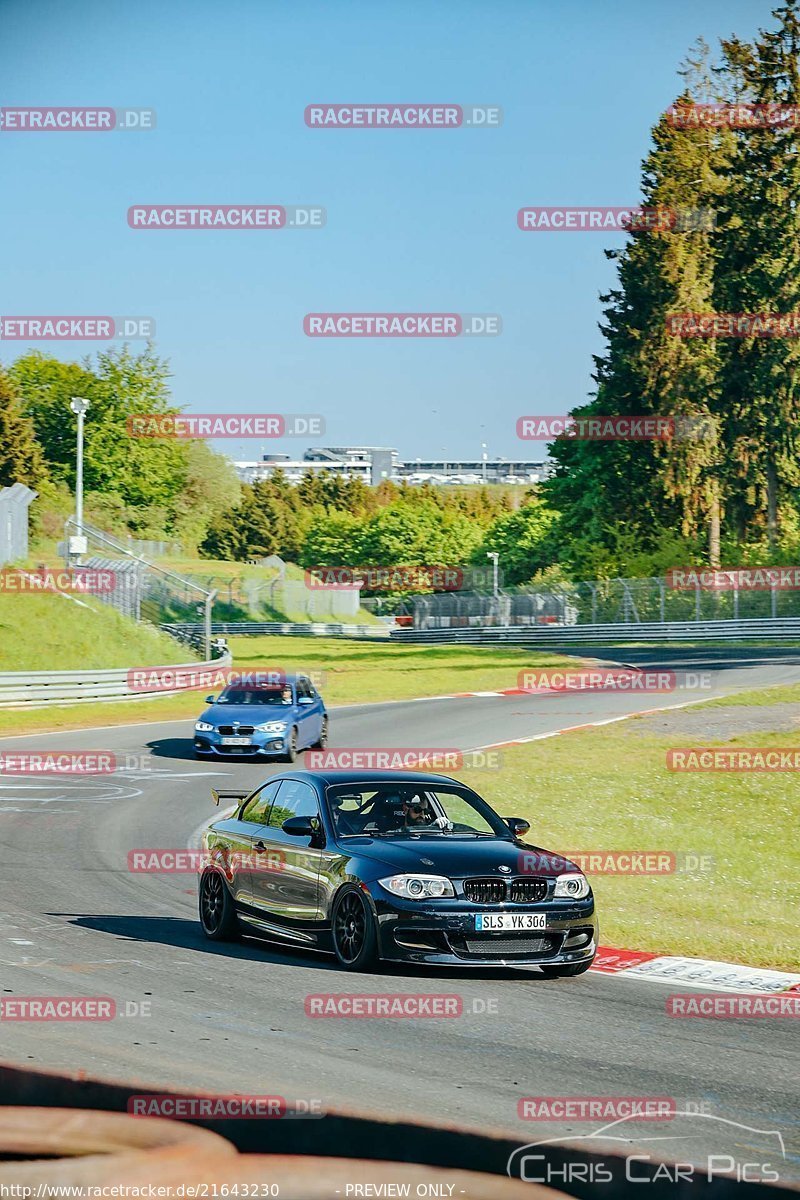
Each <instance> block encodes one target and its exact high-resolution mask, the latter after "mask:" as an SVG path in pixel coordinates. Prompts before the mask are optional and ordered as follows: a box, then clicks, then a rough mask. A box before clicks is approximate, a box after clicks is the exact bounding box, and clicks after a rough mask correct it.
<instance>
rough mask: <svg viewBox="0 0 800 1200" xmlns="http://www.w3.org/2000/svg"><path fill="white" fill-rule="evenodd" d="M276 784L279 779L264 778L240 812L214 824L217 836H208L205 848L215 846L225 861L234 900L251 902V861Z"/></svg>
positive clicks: (211, 849) (275, 792)
mask: <svg viewBox="0 0 800 1200" xmlns="http://www.w3.org/2000/svg"><path fill="white" fill-rule="evenodd" d="M278 787H279V783H269V782H268V783H265V784H262V786H261V787H259V788H256V790H255V791H254V792H253V793H252V795H250V796H249V797H248V799H247V801H246V802H245V804H244V806H243V808H242V809H241V810H240V812H241V816H234V817H231V818H230V819H229V820H227V821H225V822H224V824H219V825H217V827H216V828H217V831H218V834H219V836H218V837H216V838H214V839H213V840H212V839H211V838H209V851H213V850H214V849H215V848H216V849H218V850H219V851H220V852H221V853H222V855H223V857H224V858H225V859H226V861H227V866H228V882H229V885H230V889H231V891H232V893H233V896H234V899H235V901H236V903H237V904H249V903H251V895H252V885H251V882H250V875H251V862H252V861H253V859H254V858H255V859H257V858H258V854H257V851H256V850H255V844H256V842H258V840H259V838H260V834H261V830H262V828H263V823H264V821H266V820H267V819H268V817H269V811H270V809H271V808H272V801H273V800H274V799H275V796H276V795H277V792H278Z"/></svg>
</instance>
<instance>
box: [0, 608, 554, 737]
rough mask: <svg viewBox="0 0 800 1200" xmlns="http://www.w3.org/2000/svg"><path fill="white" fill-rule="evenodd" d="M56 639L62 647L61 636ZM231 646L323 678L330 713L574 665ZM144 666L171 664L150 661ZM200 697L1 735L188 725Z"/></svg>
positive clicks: (419, 651)
mask: <svg viewBox="0 0 800 1200" xmlns="http://www.w3.org/2000/svg"><path fill="white" fill-rule="evenodd" d="M115 615H116V614H115ZM57 632H58V636H59V639H60V637H61V636H62V635H61V633H60V631H57ZM169 645H170V646H171V647H172V648H173V649H172V653H173V658H172V660H171V661H173V662H176V661H185V660H186V658H187V655H188V652H187V651H185V650H181V647H180V646H179V645H178V644H177V643H175V642H172V641H171V640H170V641H169ZM230 645H231V649H232V651H233V655H234V663H235V666H236V669H238V670H248V669H252V670H259V669H260V670H264V669H266V668H268V667H269V668H278V669H281V670H284V671H286V673H287V674H291V673H292V672H294V671H309V672H322V675H323V680H322V682H321V685H320V686H321V690H322V693H323V695H324V697H325V701H326V703H327V704H328V705H337V704H363V703H369V702H375V701H380V700H409V699H415V698H417V697H419V696H437V695H443V694H449V693H452V692H453V691H459V692H468V691H488V690H491V689H499V688H507V687H515V686H516V681H517V673H518V672H519V671H521V670H523V669H525V668H535V667H548V666H563V665H564V664H565V663H567V662H574V660H572V659H569V660H568V659H564V658H560V657H557V656H556V655H552V654H532V653H531V652H530V651H528V650H525V649H523V648H520V647H508V648H506V647H502V648H495V647H492V646H489V647H485V646H468V647H463V648H462V647H458V646H435V647H423V646H404V645H403V646H400V645H396V644H391V643H386V642H378V643H373V642H351V641H344V640H341V639H337V638H297V637H272V636H271V637H261V638H250V637H247V638H244V637H242V638H231V639H230ZM175 655H177V657H175ZM149 661H150V663H154V662H159V661H160V662H167V661H170V660H169V659H168V658H166V657H161V658H158V657H156V658H155V659H151V660H149ZM128 662H130V657H129V659H128ZM123 665H124V664H123ZM137 665H138V663H137ZM142 665H147V663H143V664H142ZM204 694H205V693H204V692H192V693H190V694H188V695H183V696H164V697H161V698H157V699H154V700H136V701H131V702H124V703H117V704H114V703H108V702H106V703H100V704H76V705H73V706H71V707H68V706H65V707H63V708H58V709H55V708H50V709H36V710H35V711H30V712H26V711H24V710H23V711H20V710H18V709H15V710H9V709H0V734H5V735H13V734H16V733H19V734H22V733H25V732H29V733H35V732H37V731H39V730H56V729H64V730H66V729H87V728H91V727H92V726H94V725H126V724H128V723H129V722H134V721H159V720H161V721H169V720H172V719H178V718H180V717H185V718H187V719H190V718H192V717H195V716H197V715H198V713H199V712H200V711H201V710H202V708H203V707H204V704H203V700H204Z"/></svg>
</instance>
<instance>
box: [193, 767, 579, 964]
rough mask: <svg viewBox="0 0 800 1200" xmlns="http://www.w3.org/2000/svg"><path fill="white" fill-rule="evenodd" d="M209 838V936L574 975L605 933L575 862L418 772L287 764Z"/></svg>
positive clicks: (514, 822)
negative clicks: (299, 767)
mask: <svg viewBox="0 0 800 1200" xmlns="http://www.w3.org/2000/svg"><path fill="white" fill-rule="evenodd" d="M214 795H215V798H216V799H217V800H218V801H219V800H220V799H222V800H224V801H235V802H236V807H235V809H233V811H231V812H230V813H229V815H227V816H226V817H224V818H222V819H221V820H219V821H216V822H214V824H212V825H210V826H209V827H208V828H207V829H206V831H205V833H204V836H203V843H204V854H203V857H202V864H203V865H202V868H201V872H200V876H199V892H200V921H201V924H202V927H203V931H204V932H205V934H206V936H207V937H209V938H212V939H215V940H225V939H235V938H237V937H239V936H240V935H241V934H242V933H248V934H251V935H254V936H256V937H259V936H260V937H263V938H267V939H269V940H274V941H277V942H280V943H283V944H284V945H286V946H290V945H291V946H295V947H307V948H309V949H315V950H322V951H327V952H333V953H334V954H335V955H336V957H337V959H338V960H339V962H340V963H341V965H342V966H343V967H345V968H347V969H349V970H354V971H365V970H370V969H374V968H375V967H376V965H377V963H378V962H379V961H380V960H389V961H395V962H396V961H400V962H406V963H428V964H431V965H434V966H465V965H466V966H471V967H498V966H512V965H513V966H519V965H532V966H537V967H539V968H540V969H541V971H542V972H543V973H544V974H545V975H548V976H551V977H552V976H562V975H580V974H581V973H582V972H583V971H586V970H588V969H589V967H590V966H591V965H592V960H593V959H594V956H595V953H596V950H597V943H598V937H599V930H598V922H597V915H596V912H595V905H594V897H593V895H592V891H591V888H590V887H589V884H588V882H587V880H586V878H585V876H584V875H583V874H581V872H580V870H579V869H578V867H576V866H575V865H574V864H573V863H571V862H569V861H568V860H565V859H563V858H560V857H559V856H557V855H554V854H551V853H550V852H548V851H545V850H543V849H542V848H541V847H538V846H533V845H530V844H528V843H527V842H524V841H523V840H522V838H523V837H524V835H525V834H526V833H527V832H528V829H529V825H528V822H527V821H525V820H522V819H520V818H515V817H500V816H498V815H497V813H496V812H494V810H493V809H492V808H491V807H490V806H489V805H488V804H487V803H486V801H485V800H482V799H481V797H480V796H479V795H478V794H477V793H476V792H474V791H472V790H471V789H470V788H469V787H466V786H465V785H464V784H462V783H459V782H457V781H456V780H454V779H449V778H448V777H447V776H444V775H433V774H430V773H428V772H417V771H363V772H346V771H287V772H285V773H282V774H280V775H273V776H272V777H271V778H270V779H269V780H267V781H266V782H265V783H264V784H263V785H261V786H260V787H258V788H256V790H255V791H254V792H252V793H250V794H249V795H246V796H245V795H244V794H240V793H235V792H234V793H232V792H221V793H214Z"/></svg>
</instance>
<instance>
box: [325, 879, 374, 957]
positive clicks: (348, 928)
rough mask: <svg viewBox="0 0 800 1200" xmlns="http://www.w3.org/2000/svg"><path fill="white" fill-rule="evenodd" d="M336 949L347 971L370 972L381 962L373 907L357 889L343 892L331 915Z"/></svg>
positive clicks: (337, 955) (334, 947)
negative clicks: (379, 960)
mask: <svg viewBox="0 0 800 1200" xmlns="http://www.w3.org/2000/svg"><path fill="white" fill-rule="evenodd" d="M331 934H332V938H333V949H334V953H335V954H336V957H337V959H338V960H339V965H340V966H342V967H344V969H345V970H346V971H371V970H374V969H375V968H376V967H377V965H378V931H377V929H376V927H375V918H374V917H373V915H372V909H371V908H370V906H369V903H368V902H367V900H366V899H365V898H364V896H363V895H362V893H361V892H360V891H359V890H358V889H357V888H348V889H347V890H346V891H343V892H340V893H339V895H338V897H337V898H336V903H335V904H334V906H333V916H332V918H331Z"/></svg>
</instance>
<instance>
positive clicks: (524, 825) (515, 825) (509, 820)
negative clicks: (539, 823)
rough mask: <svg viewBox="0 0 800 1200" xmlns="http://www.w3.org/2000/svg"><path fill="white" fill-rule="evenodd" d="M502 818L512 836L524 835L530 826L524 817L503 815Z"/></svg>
mask: <svg viewBox="0 0 800 1200" xmlns="http://www.w3.org/2000/svg"><path fill="white" fill-rule="evenodd" d="M504 820H505V823H506V825H507V826H508V828H509V829H510V830H511V832H512V833H513V835H514V837H524V836H525V834H526V833H527V832H528V830H529V829H530V827H531V823H530V821H526V820H525V818H524V817H505V818H504Z"/></svg>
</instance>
